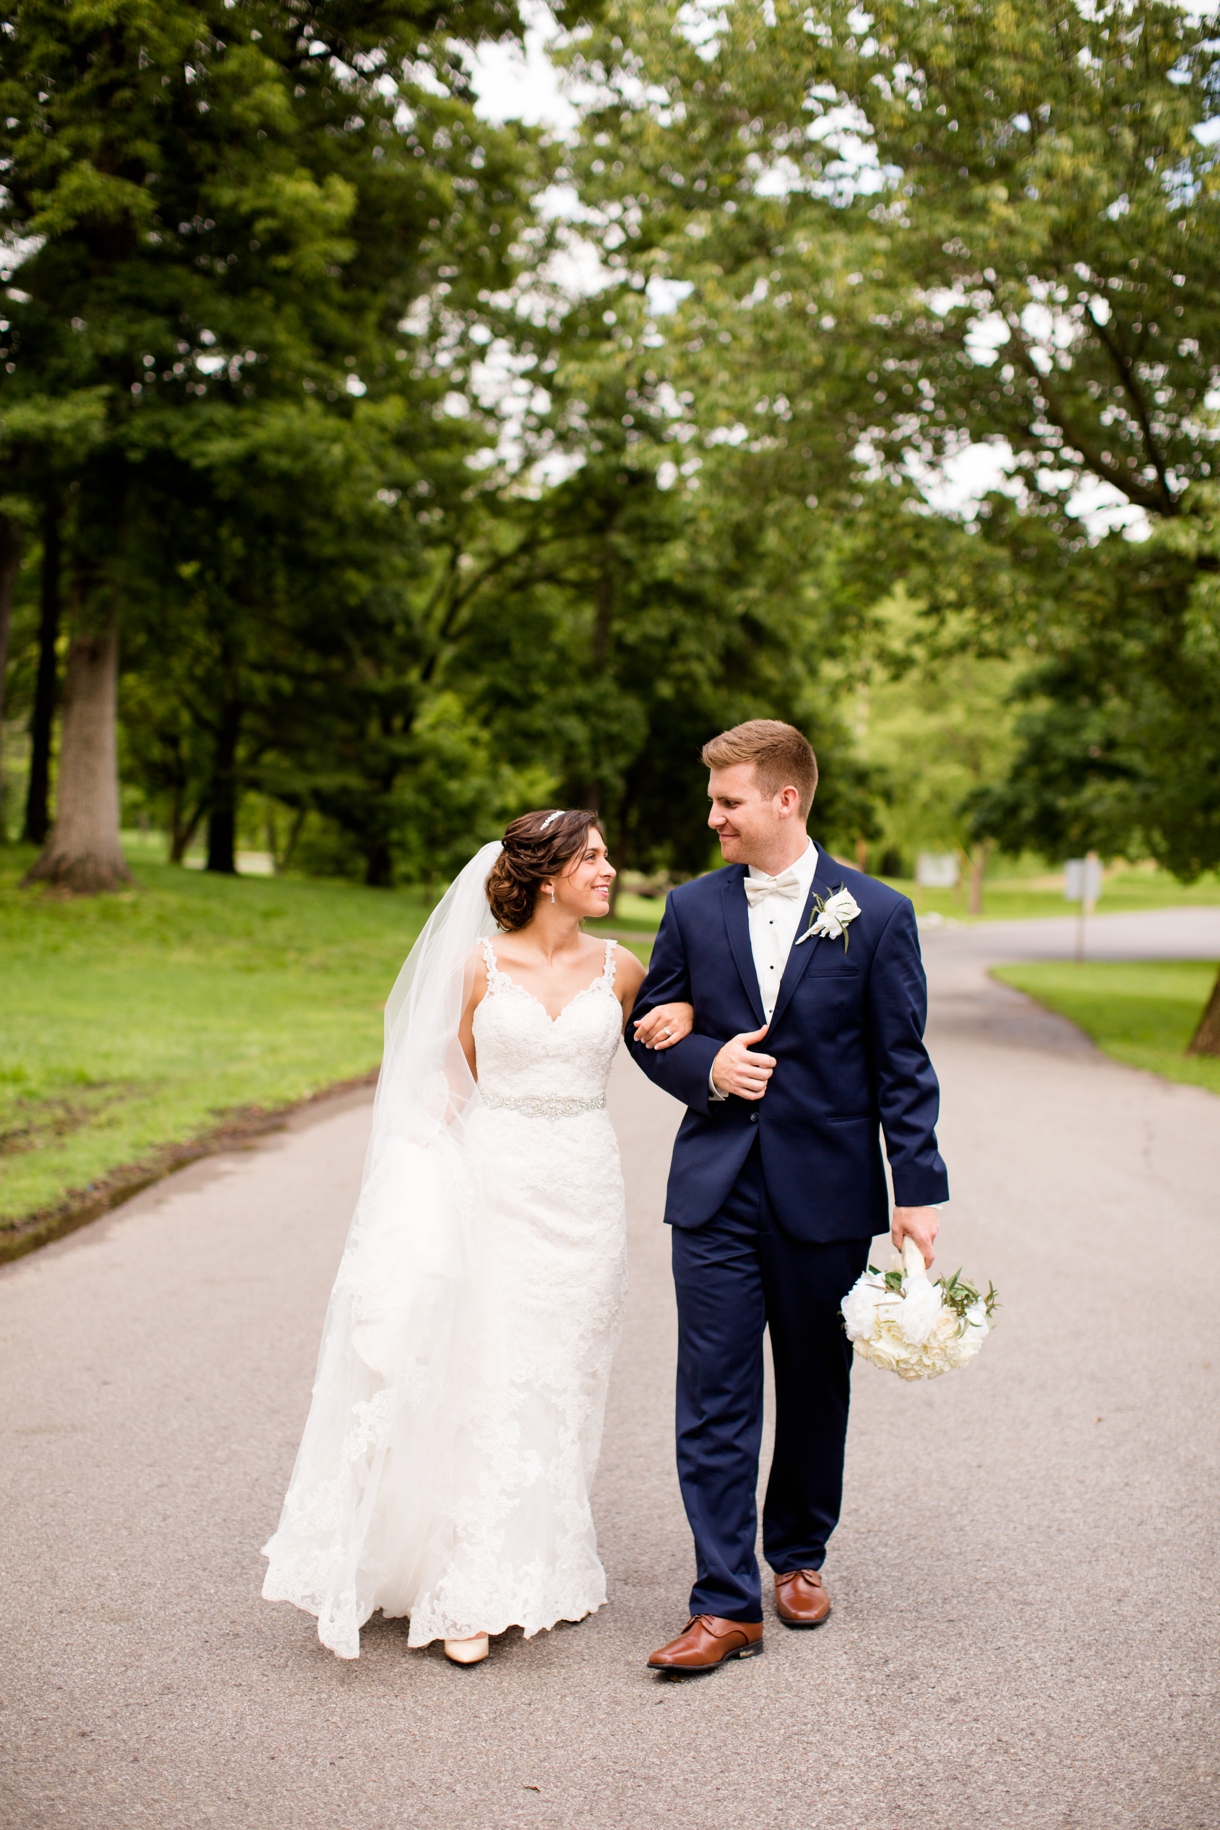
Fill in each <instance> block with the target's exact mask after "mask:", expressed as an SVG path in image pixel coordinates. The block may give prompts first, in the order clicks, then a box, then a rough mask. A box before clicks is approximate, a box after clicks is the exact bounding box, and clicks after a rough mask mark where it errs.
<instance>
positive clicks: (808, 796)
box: [703, 718, 818, 819]
mask: <svg viewBox="0 0 1220 1830" xmlns="http://www.w3.org/2000/svg"><path fill="white" fill-rule="evenodd" d="M703 761H704V763H705V765H706V766H707V767H708V768H709V769H731V768H732V767H733V765H734V764H735V763H753V765H754V779H755V781H756V782H757V783H758V786H759V789H760V790H761V792H762V793H763V794H764V795H766V796H767V798H768V799H770V797H771V796H772V795H773V794H778V793H779V792H780V789H781V788H795V789H796V791H797V793H798V794H799V795H800V797H801V818H802V819H808V818H809V809H810V808H811V807H812V806H813V797H814V795H815V793H816V792H817V786H818V759H817V757H816V756H815V755H814V753H813V746H812V744H811V743H810V742H809V739H808V738H807V737H805V736H802V734H801V732H800V731H798V730H797V729H796V727H795V726H794V725H791V724H781V723H780V721H779V719H778V718H751V719H750V720H749V722H748V723H746V724H735V725H734V726H733V728H732V730H731V731H721V733H720V735H719V737H713V738H712V741H711V742H710V743H705V744H704V746H703Z"/></svg>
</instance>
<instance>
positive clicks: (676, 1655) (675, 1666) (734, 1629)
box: [648, 1614, 763, 1676]
mask: <svg viewBox="0 0 1220 1830" xmlns="http://www.w3.org/2000/svg"><path fill="white" fill-rule="evenodd" d="M762 1649H763V1628H762V1621H761V1620H749V1621H745V1620H720V1619H718V1618H717V1616H716V1615H715V1614H696V1615H695V1618H694V1619H693V1620H691V1621H688V1622H687V1626H686V1631H685V1632H684V1633H679V1635H678V1637H677V1639H671V1640H670V1642H669V1644H668V1645H667V1646H662V1647H661V1650H660V1651H659V1652H654V1653H653V1655H652V1657H651V1658H650V1659H649V1661H648V1669H649V1670H650V1671H672V1672H674V1673H676V1674H677V1675H679V1676H681V1675H682V1674H683V1673H690V1672H698V1671H714V1670H715V1669H716V1666H717V1665H723V1664H724V1663H725V1661H726V1659H730V1658H754V1657H755V1656H756V1655H757V1654H758V1653H759V1652H761V1651H762Z"/></svg>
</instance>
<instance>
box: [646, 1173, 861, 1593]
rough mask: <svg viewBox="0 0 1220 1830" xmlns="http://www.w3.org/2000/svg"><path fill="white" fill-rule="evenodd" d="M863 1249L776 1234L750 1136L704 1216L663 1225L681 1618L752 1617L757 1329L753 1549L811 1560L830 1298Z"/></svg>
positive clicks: (835, 1378)
mask: <svg viewBox="0 0 1220 1830" xmlns="http://www.w3.org/2000/svg"><path fill="white" fill-rule="evenodd" d="M869 1245H870V1240H869V1239H847V1240H839V1241H836V1242H835V1243H833V1244H830V1245H809V1244H806V1243H805V1242H803V1241H802V1240H799V1239H793V1238H792V1237H791V1236H790V1235H789V1234H787V1233H785V1232H784V1231H783V1230H782V1228H781V1227H780V1226H779V1224H778V1222H777V1221H776V1220H775V1218H774V1215H773V1213H772V1211H771V1204H770V1202H769V1201H768V1199H767V1190H766V1184H765V1182H764V1180H763V1173H762V1164H761V1162H760V1160H759V1151H758V1147H757V1145H755V1147H754V1148H753V1149H752V1150H751V1152H750V1154H749V1156H748V1157H747V1158H746V1161H745V1165H744V1167H743V1169H742V1172H741V1174H740V1176H739V1177H738V1178H737V1182H736V1183H735V1185H734V1187H733V1189H732V1191H731V1193H730V1194H729V1196H728V1199H727V1200H726V1201H725V1203H724V1206H723V1207H722V1208H721V1209H720V1211H719V1213H717V1214H715V1215H713V1217H712V1218H711V1219H710V1220H709V1221H707V1223H706V1224H705V1225H704V1226H700V1227H693V1228H685V1227H674V1228H673V1266H674V1284H675V1286H676V1288H677V1294H678V1479H679V1481H680V1482H681V1486H682V1499H683V1503H684V1504H685V1506H686V1516H687V1518H688V1519H689V1521H690V1527H691V1531H692V1532H693V1533H694V1538H695V1561H696V1571H697V1573H696V1578H695V1586H694V1588H693V1589H692V1590H691V1598H690V1611H691V1613H692V1614H715V1615H718V1616H719V1617H720V1618H721V1619H723V1620H748V1621H756V1620H761V1619H762V1590H761V1586H760V1582H759V1573H758V1561H757V1558H756V1556H755V1553H754V1546H755V1542H756V1539H757V1535H758V1515H757V1509H756V1504H755V1492H756V1489H757V1485H758V1455H759V1449H760V1447H761V1445H762V1424H763V1331H764V1329H769V1330H770V1334H771V1355H772V1360H773V1362H774V1366H775V1400H776V1417H775V1447H774V1451H773V1454H772V1459H771V1474H770V1478H769V1480H768V1482H767V1494H766V1499H765V1501H764V1504H763V1551H764V1554H765V1556H766V1559H767V1562H768V1563H769V1564H770V1565H771V1568H772V1569H773V1570H774V1571H775V1572H776V1573H777V1574H783V1572H784V1571H785V1570H793V1569H821V1567H822V1564H823V1562H824V1560H825V1557H826V1541H827V1539H828V1538H829V1537H830V1534H831V1532H832V1531H833V1530H834V1528H835V1526H836V1525H837V1524H838V1522H839V1509H840V1506H841V1504H842V1497H843V1451H844V1446H845V1443H846V1439H847V1408H848V1401H849V1397H850V1384H851V1360H852V1348H851V1343H850V1342H849V1341H848V1339H847V1336H846V1334H845V1333H844V1330H843V1318H842V1316H841V1315H840V1313H839V1304H840V1302H841V1301H842V1299H843V1297H844V1296H845V1295H846V1293H847V1291H848V1290H849V1289H850V1288H851V1286H852V1284H853V1283H855V1281H856V1279H857V1277H859V1275H860V1273H861V1271H863V1269H864V1267H865V1265H866V1264H867V1262H868V1249H869Z"/></svg>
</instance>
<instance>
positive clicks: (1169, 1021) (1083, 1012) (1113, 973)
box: [994, 960, 1220, 1093]
mask: <svg viewBox="0 0 1220 1830" xmlns="http://www.w3.org/2000/svg"><path fill="white" fill-rule="evenodd" d="M994 976H995V977H996V978H998V979H1002V980H1003V982H1004V984H1006V985H1013V986H1015V987H1016V989H1017V990H1018V991H1025V992H1028V993H1029V995H1030V997H1033V998H1037V1000H1038V1002H1039V1003H1040V1004H1045V1005H1047V1006H1048V1008H1049V1009H1051V1010H1055V1011H1058V1012H1059V1014H1060V1016H1064V1017H1068V1018H1070V1019H1071V1021H1072V1022H1073V1023H1076V1024H1079V1026H1080V1028H1081V1029H1083V1030H1084V1031H1085V1033H1086V1035H1089V1036H1091V1037H1092V1038H1093V1040H1094V1042H1096V1044H1097V1046H1098V1047H1099V1048H1102V1049H1104V1050H1105V1052H1106V1054H1107V1055H1113V1057H1114V1059H1115V1060H1116V1061H1124V1062H1126V1063H1127V1065H1128V1067H1138V1068H1147V1069H1148V1070H1149V1071H1150V1072H1151V1073H1153V1074H1162V1075H1164V1077H1165V1079H1166V1080H1181V1081H1185V1082H1186V1083H1187V1085H1189V1086H1196V1087H1206V1088H1207V1089H1208V1090H1209V1092H1212V1093H1220V1060H1213V1059H1210V1058H1207V1057H1204V1056H1201V1055H1188V1054H1186V1053H1185V1049H1186V1044H1187V1043H1188V1042H1189V1041H1190V1038H1191V1036H1192V1035H1193V1034H1194V1030H1195V1026H1196V1024H1197V1023H1198V1021H1199V1017H1200V1015H1201V1013H1202V1011H1203V1007H1204V1005H1205V1004H1206V1003H1207V1000H1208V998H1209V996H1210V995H1211V989H1212V986H1213V985H1214V983H1215V980H1216V965H1215V962H1214V961H1196V960H1149V961H1143V962H1139V963H1133V964H1127V963H1126V962H1113V961H1108V960H1107V961H1098V962H1096V963H1095V964H1090V963H1089V962H1088V961H1086V962H1085V963H1084V964H1083V965H1079V966H1078V965H1076V964H1075V963H1074V962H1073V961H1071V960H1054V961H1049V962H1046V963H1042V964H1035V965H1026V966H1001V967H1000V968H998V969H997V971H996V972H995V975H994Z"/></svg>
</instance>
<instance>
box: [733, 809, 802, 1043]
mask: <svg viewBox="0 0 1220 1830" xmlns="http://www.w3.org/2000/svg"><path fill="white" fill-rule="evenodd" d="M817 868H818V848H817V846H816V845H815V844H814V842H813V840H812V839H810V841H809V844H808V845H807V846H806V848H805V850H804V851H803V852H802V853H801V855H800V857H799V858H798V859H797V861H796V863H795V864H791V865H789V867H788V869H787V870H786V871H781V872H780V873H779V876H778V877H768V875H767V873H766V871H761V870H759V868H758V866H757V865H756V864H752V865H751V866H750V876H751V877H752V878H753V880H754V882H755V883H778V882H781V881H783V880H784V879H785V878H789V877H794V878H795V879H796V882H797V885H798V886H799V894H797V895H795V896H793V895H788V896H777V895H771V896H764V897H763V898H762V899H761V900H760V901H758V902H754V903H751V905H750V951H751V953H752V954H753V955H754V970H755V972H756V973H757V974H758V990H759V995H760V996H761V998H762V1007H763V1015H764V1016H765V1017H766V1019H767V1022H768V1023H769V1022H770V1021H771V1017H772V1014H773V1013H774V1010H775V1001H776V999H777V998H778V997H779V982H780V980H781V979H782V978H783V976H784V967H785V966H786V965H787V964H788V955H789V954H790V953H791V951H792V946H793V942H794V941H795V940H796V931H797V929H798V928H799V927H800V925H801V916H802V915H803V914H804V913H805V904H806V903H807V902H808V901H809V892H810V890H811V889H812V888H813V879H814V877H815V876H816V875H817Z"/></svg>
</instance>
